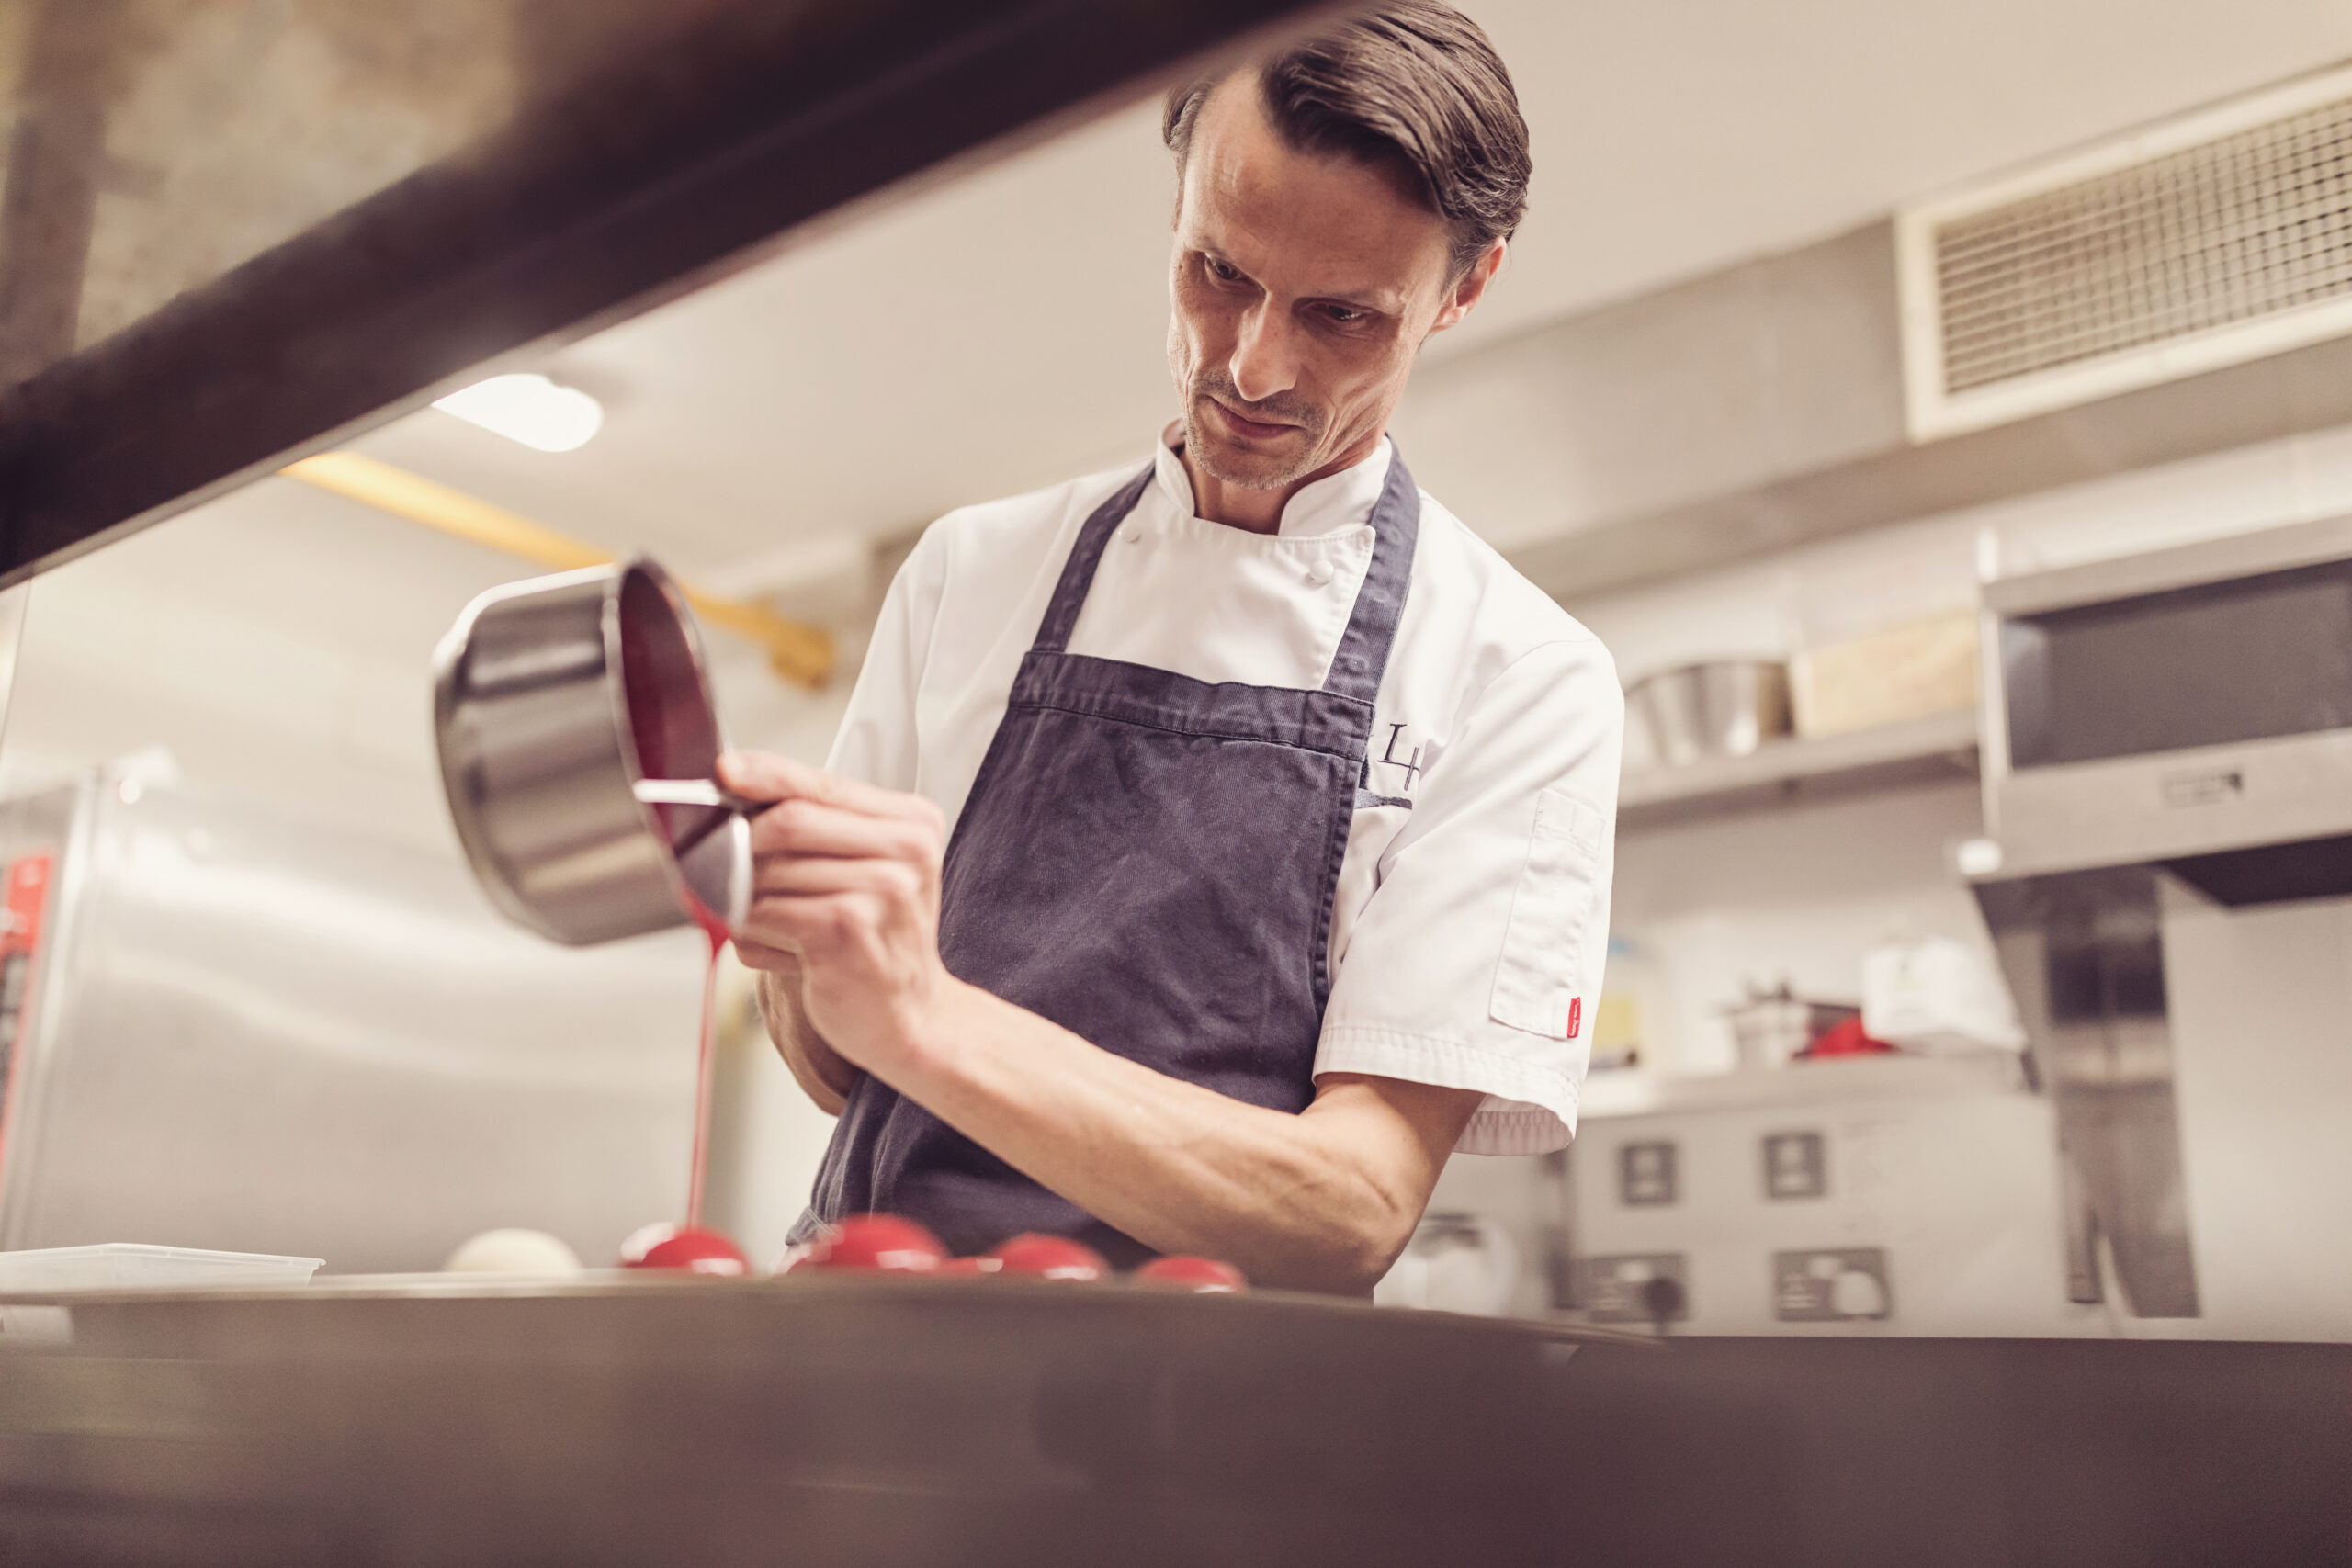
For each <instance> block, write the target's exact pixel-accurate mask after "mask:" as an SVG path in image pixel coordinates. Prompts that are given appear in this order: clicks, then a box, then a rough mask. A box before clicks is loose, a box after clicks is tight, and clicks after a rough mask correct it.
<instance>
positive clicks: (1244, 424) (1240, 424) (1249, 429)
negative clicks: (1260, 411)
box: [1207, 398, 1298, 441]
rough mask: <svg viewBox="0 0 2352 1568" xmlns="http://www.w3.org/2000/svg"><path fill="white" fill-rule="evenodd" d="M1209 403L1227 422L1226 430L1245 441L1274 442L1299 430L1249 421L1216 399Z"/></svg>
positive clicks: (1218, 415)
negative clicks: (1275, 439)
mask: <svg viewBox="0 0 2352 1568" xmlns="http://www.w3.org/2000/svg"><path fill="white" fill-rule="evenodd" d="M1207 401H1208V403H1209V406H1210V407H1212V408H1214V409H1216V412H1217V417H1218V418H1219V419H1222V420H1223V421H1225V427H1226V429H1227V430H1229V431H1231V432H1232V433H1233V434H1236V435H1238V436H1239V437H1241V439H1243V440H1244V441H1272V440H1273V439H1274V438H1275V437H1277V436H1281V435H1287V434H1290V433H1291V432H1292V431H1294V430H1296V429H1297V428H1298V426H1296V425H1295V424H1269V423H1266V422H1265V421H1263V420H1256V419H1247V418H1244V417H1243V416H1242V415H1240V414H1238V413H1236V412H1233V411H1232V410H1231V409H1229V408H1227V407H1226V406H1225V405H1224V404H1223V403H1221V402H1219V401H1217V400H1216V399H1215V398H1210V399H1208V400H1207Z"/></svg>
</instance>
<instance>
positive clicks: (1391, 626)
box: [1323, 442, 1421, 703]
mask: <svg viewBox="0 0 2352 1568" xmlns="http://www.w3.org/2000/svg"><path fill="white" fill-rule="evenodd" d="M1420 531H1421V491H1420V487H1419V485H1417V484H1415V483H1414V482H1413V476H1412V475H1411V474H1410V473H1408V471H1407V470H1406V468H1405V455H1404V454H1403V453H1402V452H1399V451H1397V447H1396V444H1395V443H1394V442H1391V443H1390V445H1389V448H1388V480H1387V482H1386V483H1385V484H1384V485H1382V486H1381V487H1380V500H1379V501H1378V502H1375V503H1374V506H1373V509H1372V565H1371V566H1370V567H1368V568H1366V569H1365V570H1364V574H1363V587H1362V588H1359V589H1357V590H1356V607H1355V613H1354V614H1352V615H1350V616H1349V617H1348V629H1347V630H1346V632H1344V633H1342V634H1341V636H1340V650H1339V652H1337V653H1335V654H1333V655H1332V656H1331V672H1330V673H1329V675H1326V676H1325V677H1324V678H1323V689H1324V690H1325V691H1327V692H1329V693H1331V694H1334V695H1336V696H1342V697H1352V698H1354V699H1355V700H1356V701H1358V702H1362V703H1372V702H1374V701H1376V700H1378V698H1379V696H1380V677H1381V672H1382V671H1385V670H1386V669H1387V668H1388V648H1389V645H1390V644H1391V643H1393V642H1394V641H1396V640H1397V621H1398V620H1399V619H1400V618H1402V617H1403V615H1404V614H1405V590H1406V588H1407V587H1408V585H1409V584H1410V583H1411V582H1412V580H1413V546H1414V543H1415V541H1416V540H1418V539H1419V536H1420Z"/></svg>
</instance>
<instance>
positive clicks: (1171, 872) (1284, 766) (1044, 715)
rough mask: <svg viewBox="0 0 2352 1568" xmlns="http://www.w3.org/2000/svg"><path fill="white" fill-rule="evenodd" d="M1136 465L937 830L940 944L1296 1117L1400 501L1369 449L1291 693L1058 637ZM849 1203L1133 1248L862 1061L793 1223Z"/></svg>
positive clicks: (1396, 482) (1017, 991)
mask: <svg viewBox="0 0 2352 1568" xmlns="http://www.w3.org/2000/svg"><path fill="white" fill-rule="evenodd" d="M1151 476H1152V470H1150V469H1149V468H1146V469H1145V470H1144V471H1143V473H1142V474H1140V475H1138V476H1137V477H1136V479H1133V480H1131V481H1130V482H1128V483H1127V484H1125V485H1124V486H1122V487H1121V488H1120V490H1119V491H1118V493H1116V494H1115V495H1114V496H1112V497H1111V499H1110V500H1108V501H1106V502H1103V504H1102V506H1101V507H1100V508H1098V509H1097V510H1096V511H1095V513H1094V514H1093V515H1092V516H1091V517H1089V518H1088V519H1087V521H1086V525H1085V526H1084V527H1083V528H1081V529H1080V531H1079V536H1078V540H1077V543H1076V544H1075V545H1074V546H1073V547H1071V550H1070V554H1069V562H1068V563H1067V564H1066V565H1065V566H1064V567H1063V569H1062V575H1061V580H1060V581H1059V583H1058V584H1057V586H1056V588H1055V590H1054V597H1053V601H1052V603H1051V604H1049V605H1048V606H1047V607H1046V617H1045V621H1044V623H1043V624H1042V625H1041V626H1039V627H1038V630H1037V640H1036V642H1035V645H1034V646H1033V647H1032V648H1031V649H1030V650H1029V652H1028V655H1027V656H1026V657H1025V658H1024V659H1023V660H1022V664H1021V671H1020V673H1019V675H1018V677H1017V678H1016V679H1015V680H1014V682H1013V685H1012V697H1011V700H1010V701H1009V702H1008V703H1007V705H1006V706H1005V713H1004V718H1003V720H1002V722H1001V723H1000V724H999V725H998V726H997V732H996V738H995V739H994V740H993V741H992V742H991V743H990V744H989V750H988V756H987V758H986V760H985V761H982V762H981V764H980V771H979V773H978V777H977V778H976V779H975V780H974V781H973V784H972V791H971V794H970V795H969V796H968V797H967V799H966V801H965V804H964V812H963V816H962V817H961V818H959V819H958V820H957V822H956V831H955V835H954V837H953V838H952V839H950V840H949V841H948V845H947V855H946V863H945V867H944V873H943V886H942V890H941V897H940V922H939V952H940V956H941V958H942V959H943V960H944V961H945V963H946V965H947V968H948V971H949V972H950V973H951V974H954V975H956V976H958V977H959V978H961V979H964V980H967V981H968V982H970V983H971V984H973V985H975V986H978V987H981V988H982V989H984V990H988V991H991V992H994V993H995V994H996V995H998V996H1000V997H1002V998H1004V999H1005V1000H1007V1001H1010V1002H1014V1003H1017V1004H1019V1005H1020V1006H1022V1007H1024V1008H1027V1009H1029V1010H1031V1011H1033V1012H1037V1013H1041V1014H1043V1015H1044V1016H1045V1017H1046V1018H1049V1019H1051V1020H1053V1021H1055V1022H1056V1023H1058V1024H1060V1025H1061V1026H1062V1027H1064V1028H1065V1029H1068V1030H1069V1031H1070V1032H1073V1033H1075V1034H1077V1035H1079V1036H1080V1038H1082V1039H1084V1040H1087V1041H1090V1042H1091V1043H1094V1044H1096V1045H1099V1046H1101V1047H1102V1048H1103V1049H1104V1050H1106V1051H1111V1052H1114V1053H1116V1054H1117V1055H1122V1056H1125V1057H1127V1058H1128V1059H1129V1060H1131V1061H1136V1062H1140V1063H1142V1064H1143V1065H1144V1066H1148V1067H1153V1068H1156V1069H1158V1070H1159V1071H1160V1072H1163V1073H1167V1074H1169V1075H1170V1076H1171V1077H1179V1078H1182V1079H1184V1080H1185V1081H1186V1082H1188V1083H1196V1084H1201V1085H1203V1086H1204V1087H1206V1088H1209V1089H1216V1091H1217V1092H1218V1093H1220V1094H1227V1095H1231V1096H1232V1097H1233V1098H1234V1099H1236V1100H1246V1101H1248V1102H1249V1103H1250V1104H1252V1105H1262V1106H1266V1107H1268V1108H1270V1109H1272V1110H1276V1111H1292V1112H1296V1111H1303V1110H1305V1109H1306V1103H1307V1101H1308V1100H1309V1099H1310V1098H1311V1097H1312V1095H1313V1093H1314V1084H1313V1074H1314V1066H1315V1049H1316V1043H1317V1039H1318V1038H1319V1036H1320V1034H1321V1032H1322V1024H1323V1006H1324V1003H1325V1001H1326V999H1327V998H1329V994H1330V976H1329V944H1330V931H1331V903H1332V895H1333V893H1334V891H1335V890H1336V888H1337V887H1338V885H1339V878H1340V861H1341V859H1342V858H1343V857H1344V856H1345V854H1346V852H1347V847H1348V829H1349V824H1350V822H1351V819H1352V818H1353V816H1354V813H1355V808H1356V806H1357V803H1358V797H1359V795H1360V794H1361V793H1362V792H1363V785H1364V784H1365V782H1366V778H1365V775H1366V767H1365V757H1366V755H1367V746H1368V743H1369V741H1370V739H1371V736H1372V728H1373V699H1374V697H1375V696H1376V695H1377V694H1378V693H1379V691H1380V676H1381V671H1382V670H1383V669H1385V667H1386V665H1387V662H1388V649H1389V644H1390V643H1391V642H1392V641H1393V640H1394V638H1395V636H1396V631H1397V617H1398V615H1400V614H1401V613H1402V612H1403V610H1404V605H1405V589H1406V584H1407V582H1408V580H1409V578H1410V575H1411V571H1412V563H1413V544H1414V538H1415V536H1416V534H1417V532H1418V531H1419V523H1420V493H1419V491H1418V490H1417V489H1416V488H1415V487H1414V484H1413V479H1412V476H1411V475H1410V474H1408V473H1407V472H1406V470H1405V464H1404V461H1403V459H1402V458H1401V457H1397V456H1395V455H1394V454H1393V453H1392V455H1391V457H1390V460H1389V465H1388V479H1387V483H1386V485H1385V487H1384V489H1383V490H1382V491H1381V495H1380V500H1379V502H1378V503H1377V504H1376V505H1375V506H1374V509H1373V513H1372V524H1373V528H1374V545H1373V555H1372V564H1371V566H1370V568H1369V569H1368V570H1367V571H1366V572H1365V575H1364V581H1363V587H1362V588H1361V589H1360V590H1359V591H1358V592H1357V594H1356V602H1355V608H1354V612H1353V614H1352V615H1351V616H1350V618H1349V621H1348V626H1347V630H1346V632H1345V633H1344V634H1343V635H1342V636H1341V637H1340V646H1339V650H1338V652H1337V654H1336V655H1335V656H1334V657H1333V659H1332V660H1331V671H1330V674H1329V677H1328V678H1327V679H1326V680H1325V681H1324V682H1323V688H1322V690H1320V691H1313V692H1309V691H1294V690H1291V689H1288V688H1284V687H1276V686H1245V685H1239V684H1231V683H1227V684H1213V683H1211V682H1205V681H1196V680H1193V679H1191V678H1190V677H1188V676H1183V675H1176V674H1171V673H1170V672H1169V671H1164V670H1154V669H1149V668H1147V667H1146V666H1143V665H1139V664H1125V663H1121V662H1118V661H1116V660H1107V659H1091V658H1087V657H1085V656H1083V655H1080V654H1074V653H1070V652H1069V651H1068V649H1069V637H1070V632H1071V629H1072V628H1073V627H1075V626H1077V624H1078V615H1079V610H1080V607H1081V606H1082V605H1083V604H1085V602H1086V594H1087V590H1088V588H1089V587H1090V586H1091V583H1092V582H1093V580H1094V569H1095V566H1096V564H1097V563H1098V562H1099V561H1100V560H1101V559H1102V558H1103V546H1104V545H1105V544H1106V543H1107V542H1108V541H1109V540H1110V538H1111V536H1112V534H1113V533H1114V531H1115V530H1116V529H1117V528H1118V526H1119V525H1120V524H1121V523H1122V522H1123V521H1125V517H1126V515H1127V513H1129V512H1130V511H1131V510H1133V508H1134V507H1135V504H1136V501H1137V500H1138V499H1139V498H1140V497H1141V496H1142V494H1143V491H1144V487H1145V486H1146V485H1148V483H1150V481H1151ZM865 1210H883V1211H887V1212H888V1213H897V1214H903V1215H905V1216H907V1217H908V1218H910V1219H914V1220H920V1221H921V1222H922V1224H925V1225H928V1226H929V1227H930V1228H931V1229H932V1230H933V1232H934V1233H935V1234H936V1235H938V1236H939V1237H940V1239H941V1240H942V1241H944V1242H945V1243H946V1244H947V1245H948V1246H949V1247H952V1248H954V1249H955V1250H956V1251H957V1252H959V1253H971V1252H978V1251H981V1250H983V1249H985V1248H987V1247H992V1246H994V1245H995V1244H996V1243H998V1242H1000V1241H1001V1240H1003V1239H1004V1238H1005V1237H1007V1236H1009V1235H1016V1234H1018V1233H1019V1232H1022V1231H1046V1232H1051V1233H1055V1234H1057V1235H1068V1236H1074V1237H1076V1238H1078V1239H1079V1240H1081V1241H1083V1242H1085V1243H1087V1244H1088V1245H1089V1246H1091V1247H1094V1248H1095V1249H1096V1250H1097V1251H1099V1252H1101V1253H1103V1255H1104V1256H1105V1257H1106V1258H1109V1259H1110V1260H1111V1261H1112V1262H1113V1263H1114V1264H1115V1265H1117V1266H1119V1267H1122V1268H1127V1267H1132V1266H1134V1265H1135V1264H1136V1263H1138V1262H1140V1261H1142V1260H1144V1259H1146V1258H1149V1257H1150V1256H1151V1252H1150V1249H1148V1247H1144V1246H1143V1245H1142V1244H1141V1243H1139V1242H1136V1241H1135V1240H1133V1239H1131V1238H1130V1237H1128V1236H1126V1235H1122V1234H1121V1233H1120V1232H1118V1231H1115V1230H1114V1229H1112V1228H1111V1227H1110V1226H1109V1225H1106V1224H1103V1223H1102V1222H1101V1221H1099V1220H1097V1219H1095V1218H1094V1217H1093V1216H1092V1215H1091V1214H1089V1213H1086V1212H1085V1211H1084V1210H1082V1209H1080V1208H1079V1207H1078V1206H1077V1205H1076V1204H1074V1203H1071V1202H1069V1201H1067V1200H1065V1199H1063V1198H1060V1197H1058V1196H1057V1195H1056V1194H1054V1193H1052V1192H1049V1191H1047V1190H1046V1189H1045V1188H1044V1187H1041V1186H1039V1185H1038V1184H1037V1183H1036V1182H1035V1181H1032V1180H1031V1179H1029V1178H1027V1177H1025V1176H1023V1175H1022V1174H1021V1173H1020V1172H1019V1171H1017V1170H1015V1169H1013V1168H1012V1167H1011V1166H1009V1165H1007V1164H1006V1163H1005V1162H1004V1161H1002V1160H1001V1159H999V1158H997V1157H996V1156H994V1155H992V1154H990V1153H989V1152H988V1151H987V1150H986V1149H984V1148H982V1147H980V1146H979V1145H978V1144H976V1143H974V1142H972V1141H971V1140H970V1139H969V1138H967V1137H965V1136H964V1135H963V1134H960V1133H958V1132H956V1130H955V1129H954V1128H952V1127H950V1126H948V1125H947V1124H946V1123H945V1122H942V1121H940V1120H939V1118H937V1117H936V1116H933V1114H932V1113H931V1112H930V1111H925V1110H924V1109H923V1108H922V1106H920V1105H917V1104H915V1103H914V1102H913V1101H912V1100H908V1099H906V1098H905V1097H904V1096H902V1095H900V1094H899V1093H898V1092H897V1091H896V1090H895V1089H891V1088H890V1086H889V1085H888V1084H886V1083H884V1082H882V1080H881V1079H879V1078H876V1077H872V1076H871V1075H868V1076H866V1077H864V1078H862V1079H860V1080H859V1082H858V1084H857V1086H856V1088H855V1089H853V1090H852V1091H851V1093H850V1097H849V1103H848V1105H847V1106H846V1107H845V1108H844V1109H843V1111H842V1116H841V1122H840V1125H839V1126H837V1127H836V1128H835V1129H834V1131H833V1141H832V1145H831V1147H830V1148H829V1149H827V1150H826V1153H825V1162H824V1165H823V1167H822V1168H820V1170H819V1172H818V1175H817V1185H816V1191H815V1193H814V1194H813V1196H812V1199H811V1202H810V1208H809V1213H808V1214H806V1215H804V1216H803V1217H802V1219H801V1222H800V1224H799V1225H798V1226H797V1227H796V1228H795V1233H794V1235H795V1239H796V1240H798V1239H806V1237H807V1236H808V1235H813V1234H814V1232H815V1230H816V1222H818V1221H820V1220H822V1221H832V1220H837V1219H839V1218H841V1217H842V1215H844V1214H852V1213H859V1212H861V1211H865Z"/></svg>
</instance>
